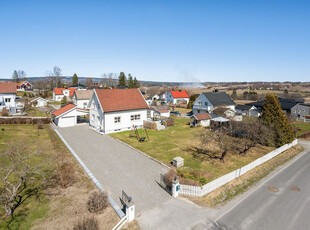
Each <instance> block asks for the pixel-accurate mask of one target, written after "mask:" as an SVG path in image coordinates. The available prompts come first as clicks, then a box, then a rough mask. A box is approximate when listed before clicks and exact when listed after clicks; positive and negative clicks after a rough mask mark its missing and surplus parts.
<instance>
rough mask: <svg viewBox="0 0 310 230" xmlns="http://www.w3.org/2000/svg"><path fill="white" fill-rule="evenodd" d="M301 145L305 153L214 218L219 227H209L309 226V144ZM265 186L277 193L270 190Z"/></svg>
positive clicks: (267, 229) (278, 229)
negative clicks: (304, 147) (275, 190)
mask: <svg viewBox="0 0 310 230" xmlns="http://www.w3.org/2000/svg"><path fill="white" fill-rule="evenodd" d="M303 144H304V145H305V146H306V148H307V149H306V153H305V154H303V155H302V156H301V157H300V158H298V159H297V160H295V161H294V162H292V163H291V164H289V165H287V167H284V168H282V169H280V171H278V172H276V174H275V175H273V176H272V177H270V178H269V179H268V178H267V180H266V181H265V182H264V183H263V184H262V185H260V186H259V187H258V188H256V190H254V191H253V192H251V193H250V194H249V195H248V196H246V197H244V198H243V199H242V200H241V201H240V202H238V204H237V205H236V206H235V207H233V208H231V209H230V210H228V211H226V212H224V213H222V214H219V217H220V218H217V219H216V220H215V221H216V223H217V224H218V225H219V226H220V227H219V228H216V227H214V228H210V229H233V230H234V229H251V230H256V229H257V230H284V229H294V230H299V229H300V230H307V229H310V177H309V174H310V145H309V144H308V143H303ZM269 186H274V187H276V188H277V189H278V192H273V191H270V190H269V189H268V188H269ZM291 186H295V187H297V188H299V189H300V191H296V190H293V189H291V188H290V187H291Z"/></svg>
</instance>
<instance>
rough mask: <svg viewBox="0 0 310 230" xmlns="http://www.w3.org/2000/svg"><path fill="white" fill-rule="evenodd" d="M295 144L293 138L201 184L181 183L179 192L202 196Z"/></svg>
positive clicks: (295, 141) (186, 194)
mask: <svg viewBox="0 0 310 230" xmlns="http://www.w3.org/2000/svg"><path fill="white" fill-rule="evenodd" d="M295 145H297V140H294V141H293V142H292V143H290V144H286V145H283V146H281V147H280V148H278V149H276V150H274V151H272V152H270V153H268V154H266V155H264V156H263V157H261V158H258V159H256V160H255V161H253V162H251V163H250V164H247V165H245V166H243V167H241V168H239V169H237V170H235V171H233V172H231V173H228V174H226V175H224V176H221V177H219V178H217V179H216V180H213V181H211V182H209V183H207V184H205V185H203V186H200V187H199V186H192V185H183V184H180V194H181V195H185V196H204V195H206V194H208V193H210V192H212V191H214V190H215V189H217V188H219V187H221V186H222V185H224V184H227V183H228V182H230V181H232V180H234V179H236V178H238V177H240V176H241V175H243V174H245V173H246V172H248V171H250V170H251V169H253V168H255V167H257V166H259V165H261V164H263V163H265V162H266V161H269V160H270V159H272V158H274V157H275V156H277V155H279V154H280V153H282V152H284V151H285V150H287V149H289V148H291V147H293V146H295Z"/></svg>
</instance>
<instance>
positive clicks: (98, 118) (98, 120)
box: [97, 116, 101, 125]
mask: <svg viewBox="0 0 310 230" xmlns="http://www.w3.org/2000/svg"><path fill="white" fill-rule="evenodd" d="M100 121H101V119H100V117H99V116H97V122H98V125H100Z"/></svg>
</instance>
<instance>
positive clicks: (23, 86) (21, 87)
mask: <svg viewBox="0 0 310 230" xmlns="http://www.w3.org/2000/svg"><path fill="white" fill-rule="evenodd" d="M16 87H17V91H27V90H32V84H31V83H30V82H29V81H21V82H19V83H17V85H16Z"/></svg>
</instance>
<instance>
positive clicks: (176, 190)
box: [172, 176, 180, 197]
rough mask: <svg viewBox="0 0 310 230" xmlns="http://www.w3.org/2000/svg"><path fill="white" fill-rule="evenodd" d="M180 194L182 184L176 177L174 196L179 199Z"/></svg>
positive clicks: (173, 185) (173, 187)
mask: <svg viewBox="0 0 310 230" xmlns="http://www.w3.org/2000/svg"><path fill="white" fill-rule="evenodd" d="M179 192H180V183H179V181H178V177H177V176H176V177H174V180H173V181H172V196H173V197H178V196H179Z"/></svg>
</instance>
